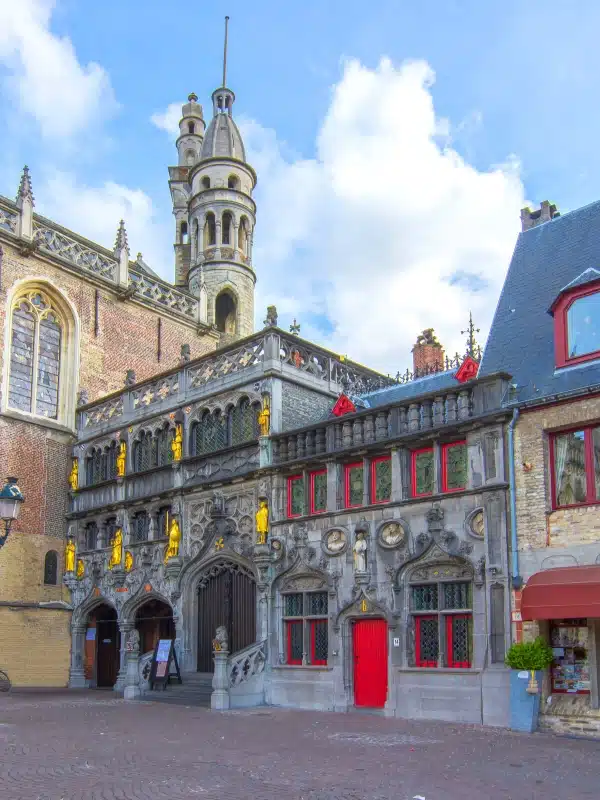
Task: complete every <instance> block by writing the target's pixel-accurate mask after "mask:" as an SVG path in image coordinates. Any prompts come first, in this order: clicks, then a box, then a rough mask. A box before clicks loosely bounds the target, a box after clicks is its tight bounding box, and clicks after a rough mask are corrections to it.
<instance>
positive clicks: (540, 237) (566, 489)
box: [479, 202, 600, 733]
mask: <svg viewBox="0 0 600 800" xmlns="http://www.w3.org/2000/svg"><path fill="white" fill-rule="evenodd" d="M522 222H523V231H522V233H521V234H520V236H519V239H518V241H517V245H516V248H515V252H514V255H513V258H512V261H511V264H510V268H509V271H508V275H507V278H506V282H505V284H504V288H503V290H502V294H501V297H500V301H499V304H498V308H497V311H496V315H495V317H494V321H493V324H492V328H491V332H490V336H489V339H488V343H487V346H486V350H485V353H484V357H483V361H482V364H481V368H480V371H479V376H480V378H483V379H485V376H486V375H488V374H493V373H495V372H497V371H498V370H499V369H506V370H507V371H508V372H510V374H511V376H512V379H511V384H510V387H509V390H508V392H507V396H506V398H505V402H504V405H505V407H506V408H507V409H512V410H513V418H512V422H511V427H513V428H514V445H513V446H512V450H513V451H514V454H512V455H511V452H510V450H511V444H512V441H511V439H512V436H511V434H510V433H509V436H508V444H509V452H508V458H509V461H510V460H511V459H514V461H513V463H514V490H515V491H514V496H513V504H512V507H513V521H512V531H513V552H512V584H513V590H514V591H513V621H514V624H513V631H514V636H515V638H516V639H517V640H519V639H520V638H521V637H522V636H523V637H533V636H535V635H538V634H540V633H541V634H542V635H543V636H544V637H545V638H546V639H547V640H548V642H549V643H550V644H551V645H552V647H554V648H555V662H554V664H553V666H552V669H551V670H550V673H551V674H550V675H549V677H548V680H547V682H546V685H545V687H544V700H543V703H542V714H543V717H542V721H543V724H545V725H546V726H549V727H553V728H555V729H559V730H565V729H566V730H570V731H573V732H577V733H581V732H587V733H589V732H592V733H593V732H594V731H595V732H596V733H597V732H599V731H600V711H599V705H600V271H599V270H598V269H597V267H598V259H599V258H600V203H598V202H596V203H592V204H591V205H589V206H586V207H584V208H581V209H578V210H577V211H572V212H570V213H568V214H565V215H564V216H559V215H558V213H557V212H556V207H555V206H553V205H550V204H549V203H543V204H542V207H541V209H540V210H539V211H537V212H530V211H529V209H524V210H523V212H522Z"/></svg>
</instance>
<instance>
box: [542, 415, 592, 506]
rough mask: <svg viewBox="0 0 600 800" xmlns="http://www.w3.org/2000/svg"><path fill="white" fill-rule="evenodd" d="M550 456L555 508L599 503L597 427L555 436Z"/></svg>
mask: <svg viewBox="0 0 600 800" xmlns="http://www.w3.org/2000/svg"><path fill="white" fill-rule="evenodd" d="M550 454H551V457H550V461H551V470H552V501H553V506H554V508H562V507H564V506H576V505H588V504H590V503H597V502H598V501H600V427H586V428H580V429H579V430H575V431H569V432H567V433H559V434H555V435H554V436H553V437H552V439H551V448H550Z"/></svg>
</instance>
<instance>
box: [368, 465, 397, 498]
mask: <svg viewBox="0 0 600 800" xmlns="http://www.w3.org/2000/svg"><path fill="white" fill-rule="evenodd" d="M391 496H392V461H391V459H390V457H389V456H383V457H382V458H376V459H374V460H373V462H372V464H371V501H372V502H373V503H385V502H387V501H388V500H389V499H390V498H391Z"/></svg>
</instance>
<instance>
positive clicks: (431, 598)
mask: <svg viewBox="0 0 600 800" xmlns="http://www.w3.org/2000/svg"><path fill="white" fill-rule="evenodd" d="M410 603H411V611H412V613H413V615H414V621H415V640H416V641H415V645H416V647H415V661H416V664H417V666H418V667H437V666H439V665H440V664H441V662H442V661H443V662H444V666H446V667H470V666H471V642H472V615H471V613H470V611H469V612H468V613H457V612H458V611H459V610H460V611H462V612H464V611H465V609H471V607H472V584H471V583H470V582H468V581H440V582H439V583H428V584H418V585H413V586H411V587H410Z"/></svg>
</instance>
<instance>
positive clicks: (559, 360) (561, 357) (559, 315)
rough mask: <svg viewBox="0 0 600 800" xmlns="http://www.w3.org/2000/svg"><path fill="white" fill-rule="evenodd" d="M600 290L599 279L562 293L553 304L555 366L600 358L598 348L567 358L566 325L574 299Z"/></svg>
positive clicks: (567, 334)
mask: <svg viewBox="0 0 600 800" xmlns="http://www.w3.org/2000/svg"><path fill="white" fill-rule="evenodd" d="M598 292H600V281H596V282H595V283H591V284H588V285H587V286H583V287H581V289H574V290H573V291H572V292H569V293H568V294H564V295H563V296H562V297H561V298H560V299H559V300H558V301H557V302H556V304H555V305H554V306H553V308H552V313H553V314H554V358H555V361H556V366H557V368H560V367H569V366H571V365H572V364H582V363H583V362H585V361H595V360H596V359H598V358H600V350H594V352H593V353H585V354H584V355H582V356H576V357H575V358H569V342H568V336H569V332H568V325H567V314H568V313H569V309H570V308H571V306H572V305H573V303H574V302H575V301H576V300H579V299H580V298H581V297H588V296H589V295H591V294H597V293H598Z"/></svg>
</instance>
